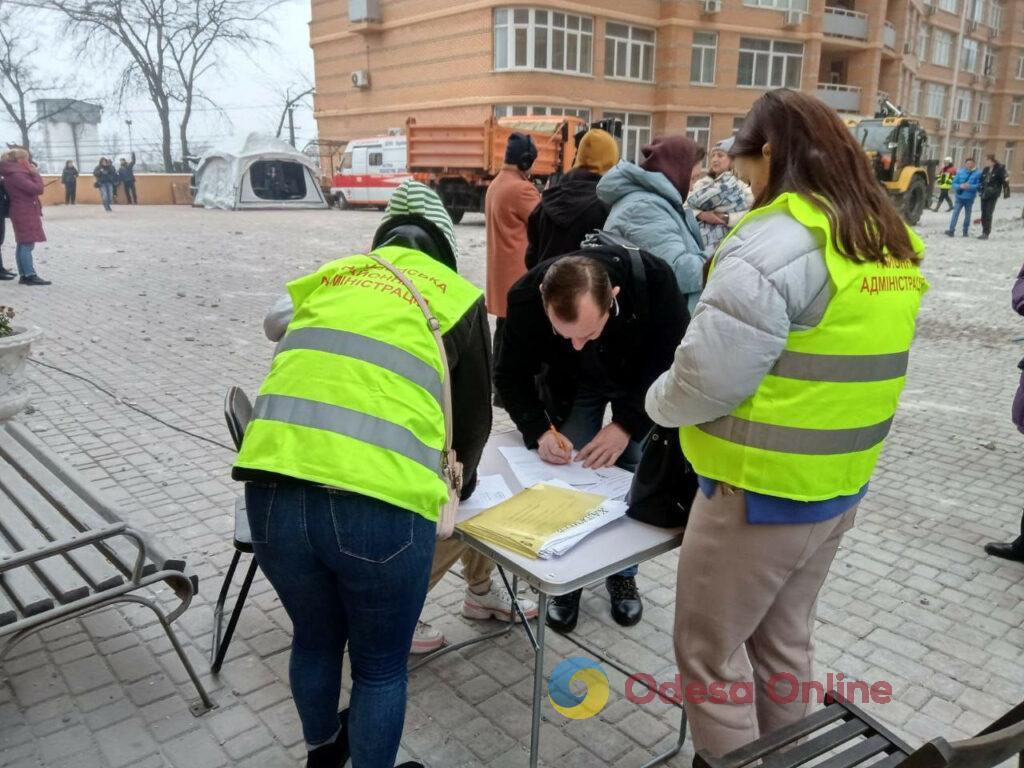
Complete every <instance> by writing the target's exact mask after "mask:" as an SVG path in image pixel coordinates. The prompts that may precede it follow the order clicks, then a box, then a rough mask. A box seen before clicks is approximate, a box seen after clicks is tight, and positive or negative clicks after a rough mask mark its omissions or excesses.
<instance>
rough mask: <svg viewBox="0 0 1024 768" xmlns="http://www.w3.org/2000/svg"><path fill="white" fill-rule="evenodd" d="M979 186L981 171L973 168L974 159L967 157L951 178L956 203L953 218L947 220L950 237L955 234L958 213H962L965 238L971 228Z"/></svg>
mask: <svg viewBox="0 0 1024 768" xmlns="http://www.w3.org/2000/svg"><path fill="white" fill-rule="evenodd" d="M980 186H981V171H979V170H978V169H977V168H976V167H975V165H974V158H973V157H969V158H967V159H966V160H965V161H964V167H963V168H961V169H960V170H959V171H957V172H956V176H954V177H953V191H954V192H956V201H955V203H954V204H953V218H951V219H950V220H949V229H947V230H946V234H947V235H949V236H950V237H953V236H954V234H955V233H956V221H957V219H959V218H960V211H963V212H964V237H967V231H968V230H969V229H970V228H971V208H973V207H974V198H976V197H977V196H978V188H979V187H980Z"/></svg>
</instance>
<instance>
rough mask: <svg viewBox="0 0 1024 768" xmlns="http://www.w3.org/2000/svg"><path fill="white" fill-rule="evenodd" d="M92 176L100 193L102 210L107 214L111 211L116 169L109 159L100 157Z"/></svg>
mask: <svg viewBox="0 0 1024 768" xmlns="http://www.w3.org/2000/svg"><path fill="white" fill-rule="evenodd" d="M92 175H93V176H94V177H95V178H96V188H97V189H98V190H99V191H100V202H102V203H103V209H104V210H106V211H107V212H110V211H112V210H113V208H111V205H112V204H113V202H114V187H115V185H116V184H117V169H116V168H115V167H114V164H113V163H112V162H111V161H110V158H107V157H101V158H100V162H99V164H98V165H97V166H96V167H95V168H94V169H93V172H92Z"/></svg>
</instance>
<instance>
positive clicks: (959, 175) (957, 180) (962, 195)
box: [953, 168, 981, 203]
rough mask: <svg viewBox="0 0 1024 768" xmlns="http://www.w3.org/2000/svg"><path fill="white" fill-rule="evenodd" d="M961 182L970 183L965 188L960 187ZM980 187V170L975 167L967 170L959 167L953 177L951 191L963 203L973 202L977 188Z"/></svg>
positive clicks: (976, 194)
mask: <svg viewBox="0 0 1024 768" xmlns="http://www.w3.org/2000/svg"><path fill="white" fill-rule="evenodd" d="M961 184H970V186H969V187H967V189H960V185H961ZM980 187H981V171H979V170H978V169H977V168H975V169H974V170H973V171H969V170H967V169H966V168H961V169H960V170H959V171H957V172H956V176H954V177H953V191H954V192H956V199H957V200H963V201H964V202H965V203H969V202H973V201H974V198H976V197H977V196H978V189H979V188H980Z"/></svg>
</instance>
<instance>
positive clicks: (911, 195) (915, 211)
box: [903, 176, 928, 225]
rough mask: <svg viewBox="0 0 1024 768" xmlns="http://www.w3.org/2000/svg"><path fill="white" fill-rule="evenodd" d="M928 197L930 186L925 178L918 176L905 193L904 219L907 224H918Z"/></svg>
mask: <svg viewBox="0 0 1024 768" xmlns="http://www.w3.org/2000/svg"><path fill="white" fill-rule="evenodd" d="M927 198H928V188H927V186H926V185H925V183H924V179H922V178H921V177H920V176H918V177H916V178H915V179H914V180H913V181H911V182H910V188H909V189H907V191H906V192H904V193H903V219H904V220H905V221H906V222H907V224H912V225H913V224H917V222H919V221H920V220H921V213H922V212H923V211H924V204H925V203H926V202H927Z"/></svg>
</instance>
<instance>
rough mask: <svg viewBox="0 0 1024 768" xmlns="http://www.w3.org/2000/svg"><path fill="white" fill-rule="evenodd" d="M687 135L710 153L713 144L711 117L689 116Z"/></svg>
mask: <svg viewBox="0 0 1024 768" xmlns="http://www.w3.org/2000/svg"><path fill="white" fill-rule="evenodd" d="M686 135H687V136H688V137H689V138H690V139H691V140H692V141H693V142H694V143H695V144H696V145H697V146H698V147H703V148H704V154H705V155H706V154H707V153H708V150H709V147H710V144H711V115H687V116H686Z"/></svg>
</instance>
